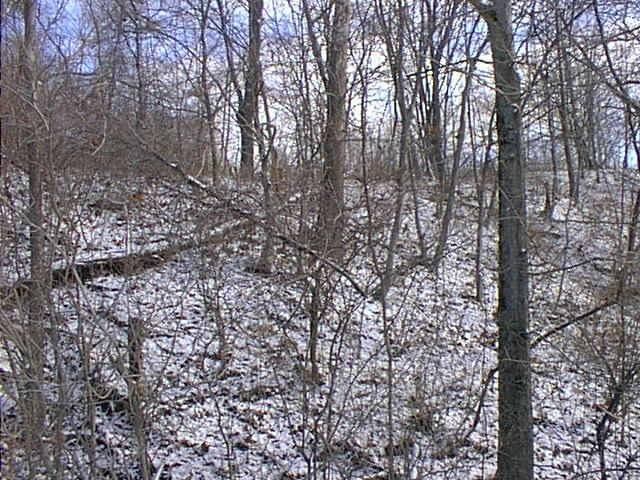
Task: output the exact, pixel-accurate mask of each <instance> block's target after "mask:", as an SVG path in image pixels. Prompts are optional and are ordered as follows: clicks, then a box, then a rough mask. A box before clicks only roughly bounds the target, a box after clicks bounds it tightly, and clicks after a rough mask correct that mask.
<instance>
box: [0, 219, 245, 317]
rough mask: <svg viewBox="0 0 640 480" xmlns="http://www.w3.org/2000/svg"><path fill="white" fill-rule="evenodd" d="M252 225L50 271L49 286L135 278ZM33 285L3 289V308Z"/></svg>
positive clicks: (241, 224) (21, 282) (238, 225)
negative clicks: (155, 248) (178, 255)
mask: <svg viewBox="0 0 640 480" xmlns="http://www.w3.org/2000/svg"><path fill="white" fill-rule="evenodd" d="M251 225H252V221H250V220H240V221H235V222H230V224H228V225H223V227H221V228H220V229H219V230H220V231H218V232H216V233H214V234H212V235H210V236H209V237H208V238H206V239H204V240H193V241H189V242H185V243H181V244H178V245H171V246H169V247H166V248H162V249H159V250H153V251H148V252H135V253H130V254H128V255H122V256H118V257H106V258H96V259H94V260H89V261H86V262H77V263H72V264H70V265H66V266H64V267H60V268H56V269H53V270H51V272H50V274H49V286H50V287H51V288H56V287H60V286H62V285H70V284H73V283H77V282H82V283H84V282H87V281H89V280H92V279H94V278H99V277H107V276H123V275H135V274H137V273H140V272H143V271H145V270H148V269H150V268H154V267H158V266H160V265H162V264H164V263H165V262H167V261H168V260H170V259H171V258H172V257H174V256H176V255H177V254H179V253H182V252H184V251H187V250H191V249H193V248H196V247H198V246H200V245H210V244H212V243H215V242H220V241H222V240H225V239H226V238H228V236H229V235H230V233H231V231H232V230H233V231H234V232H236V233H237V232H238V231H241V230H243V229H245V228H247V227H250V226H251ZM32 285H33V282H32V280H30V279H23V280H18V281H17V282H15V283H14V284H12V285H8V286H0V307H2V308H6V307H11V308H14V307H15V306H16V305H17V304H18V301H19V300H21V299H24V298H25V296H26V294H27V293H28V292H29V289H30V288H31V287H32Z"/></svg>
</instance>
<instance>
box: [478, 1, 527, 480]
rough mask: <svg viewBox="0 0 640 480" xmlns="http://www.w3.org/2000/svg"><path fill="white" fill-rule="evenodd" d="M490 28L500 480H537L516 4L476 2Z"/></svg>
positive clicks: (498, 472) (498, 474) (498, 475)
mask: <svg viewBox="0 0 640 480" xmlns="http://www.w3.org/2000/svg"><path fill="white" fill-rule="evenodd" d="M471 4H472V5H474V6H475V7H476V9H477V10H478V12H479V13H480V15H481V16H482V17H483V18H484V20H485V21H486V23H487V26H488V28H489V41H490V44H491V52H492V54H493V68H494V78H495V88H496V120H497V129H498V182H499V188H500V194H499V200H500V204H499V209H500V214H499V245H498V250H499V254H498V265H499V280H498V313H497V322H498V336H499V340H498V373H499V378H498V390H499V393H498V470H497V473H496V478H497V479H499V480H508V479H509V480H510V479H515V478H517V479H519V480H524V479H533V431H532V428H533V425H532V412H531V364H530V359H529V314H528V308H529V298H528V283H529V281H528V268H529V265H528V255H527V228H526V227H527V209H526V201H525V165H524V157H523V155H522V150H521V148H522V147H521V129H522V119H521V112H520V108H521V105H520V79H519V76H518V73H517V72H516V68H515V53H514V49H513V26H512V19H511V2H510V1H509V0H495V1H494V2H492V3H490V4H486V3H482V2H480V1H476V0H471Z"/></svg>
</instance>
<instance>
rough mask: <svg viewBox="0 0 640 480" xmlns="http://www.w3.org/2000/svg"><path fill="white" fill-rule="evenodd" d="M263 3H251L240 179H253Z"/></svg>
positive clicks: (257, 0) (258, 0) (252, 0)
mask: <svg viewBox="0 0 640 480" xmlns="http://www.w3.org/2000/svg"><path fill="white" fill-rule="evenodd" d="M262 11H263V1H262V0H249V47H248V49H247V57H246V69H245V81H244V93H243V95H242V99H241V102H240V107H239V109H238V123H239V125H240V177H241V178H243V179H251V178H253V168H254V165H253V157H254V145H255V142H256V116H257V113H258V97H259V95H260V85H261V83H262V75H261V68H260V43H261V32H260V31H261V28H262Z"/></svg>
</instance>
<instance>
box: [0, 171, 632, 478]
mask: <svg viewBox="0 0 640 480" xmlns="http://www.w3.org/2000/svg"><path fill="white" fill-rule="evenodd" d="M600 176H601V178H600V181H599V182H596V178H595V174H591V173H589V174H588V176H587V177H586V178H585V179H584V180H583V185H582V198H581V201H580V205H579V206H577V207H576V206H571V205H570V204H569V202H568V201H567V200H566V196H567V190H568V187H567V185H566V183H565V181H564V180H561V181H560V184H559V192H558V198H559V200H558V202H557V205H556V208H555V210H554V214H553V218H552V219H551V220H548V219H545V218H543V216H542V215H541V211H542V209H543V206H544V197H545V195H544V193H545V190H544V186H543V185H544V181H545V180H547V181H549V180H550V178H547V177H546V176H545V175H543V174H538V173H535V172H534V173H530V179H529V192H528V193H529V195H528V203H529V217H530V218H529V243H530V246H529V260H530V273H531V278H530V320H531V338H532V341H533V344H534V348H533V350H532V362H533V363H532V364H533V417H534V437H535V477H536V478H538V479H596V478H597V479H600V478H604V477H602V473H601V472H602V471H603V469H605V470H606V471H607V473H608V475H609V476H608V477H607V478H616V479H622V478H625V479H634V478H635V479H639V478H640V310H639V308H638V307H639V306H640V302H639V299H640V297H639V296H638V295H640V288H639V287H640V282H639V281H638V278H640V277H638V272H637V270H638V265H637V264H636V263H637V262H636V255H634V253H635V252H631V253H626V248H627V244H628V236H629V234H630V224H632V223H633V222H631V220H632V212H633V204H634V200H635V192H636V191H638V188H639V187H640V177H638V176H637V175H636V174H633V173H624V174H623V173H622V172H606V173H601V175H600ZM433 191H434V187H433V186H432V185H430V184H426V183H425V184H421V185H420V186H419V188H418V190H417V192H416V198H415V200H416V202H414V199H413V195H412V194H411V193H407V195H406V207H405V209H404V213H403V217H402V224H401V229H400V233H401V234H400V238H399V241H398V244H397V247H396V252H395V254H396V264H397V265H399V266H400V267H401V268H400V271H401V273H400V274H398V275H397V276H396V277H395V278H394V282H393V285H392V287H391V289H390V290H389V293H388V295H387V298H386V300H385V301H382V300H381V299H380V298H379V295H376V294H375V292H376V291H377V290H379V289H378V287H379V283H380V272H381V270H382V269H383V268H384V262H385V261H386V256H387V254H388V249H387V248H386V243H387V242H388V237H389V229H390V228H391V224H392V220H393V209H394V198H395V197H394V195H395V194H394V186H393V185H392V184H390V183H385V182H378V183H373V184H371V185H370V186H369V189H367V190H365V189H363V188H362V185H361V184H359V183H358V182H356V181H355V180H354V181H352V182H350V183H349V184H348V188H347V195H348V198H349V224H348V227H347V234H346V235H345V237H346V245H347V246H346V251H345V256H344V261H343V263H342V264H341V268H339V269H337V270H336V269H333V268H332V266H331V264H328V263H326V262H322V261H321V260H319V259H318V257H315V256H313V255H310V254H309V252H308V251H306V252H305V251H304V250H301V249H299V248H295V244H296V243H295V242H301V243H304V237H303V236H302V237H301V236H300V235H301V234H300V232H304V231H308V230H310V229H311V226H312V224H313V218H314V212H313V210H312V209H307V210H304V209H303V207H304V204H305V202H303V201H302V200H303V197H302V194H301V193H300V192H287V193H286V194H283V195H281V199H280V202H279V204H278V205H279V209H278V216H277V218H276V220H275V221H274V222H273V224H274V226H275V227H277V230H278V232H280V233H281V235H282V237H283V239H285V240H283V239H280V240H276V245H275V251H276V255H275V260H274V266H273V269H272V273H270V274H258V273H255V272H254V270H253V269H252V266H253V265H255V261H256V259H257V258H258V256H259V253H260V248H261V244H262V238H263V237H262V236H263V231H262V229H261V228H259V226H258V228H256V226H255V224H253V223H252V222H251V221H248V219H247V217H242V216H241V215H240V216H239V215H238V211H240V210H242V211H250V212H258V213H257V214H259V212H260V211H261V207H260V200H259V197H260V195H259V193H256V192H257V190H256V191H250V190H248V189H247V190H244V191H240V192H233V191H232V190H227V191H226V192H225V193H224V195H226V197H225V198H227V199H228V200H229V201H228V202H221V201H220V199H219V198H213V197H210V196H207V194H206V193H205V192H198V191H194V190H192V189H191V188H189V187H188V186H187V185H183V184H180V183H179V181H177V180H175V179H174V180H162V181H161V180H153V181H147V182H142V181H140V182H138V183H135V182H132V181H130V180H126V181H125V180H122V181H119V180H112V181H109V182H105V181H102V180H96V179H94V181H93V182H92V183H90V184H89V183H79V184H78V186H77V188H73V189H71V188H67V189H66V190H65V192H67V193H65V195H66V198H67V200H66V201H65V202H64V204H61V205H58V206H57V208H56V209H52V212H53V213H52V214H51V216H50V225H49V228H48V231H49V232H51V234H50V237H49V243H50V245H53V244H55V249H54V250H55V254H54V255H52V258H51V265H52V268H58V269H65V268H66V269H68V271H69V272H70V275H73V270H74V269H73V268H70V267H71V266H72V265H81V264H82V262H85V263H86V262H90V261H92V260H95V259H105V258H109V257H122V256H124V255H130V254H133V253H149V252H155V251H162V250H164V251H165V252H166V251H167V249H169V250H171V255H168V256H166V258H165V257H163V258H162V261H159V262H157V263H155V264H154V263H150V264H149V265H147V266H146V268H143V269H131V270H127V269H124V270H122V269H121V270H118V271H115V272H108V271H105V272H104V274H96V275H94V276H91V278H89V277H87V278H84V279H83V280H84V281H82V282H77V281H76V282H69V283H65V282H60V284H59V285H58V286H56V288H54V289H53V291H52V295H51V300H52V301H51V308H50V310H51V317H52V318H53V319H55V322H56V323H55V324H56V328H57V329H58V333H59V341H60V345H61V347H60V348H61V352H62V358H58V360H57V362H58V363H59V364H62V365H64V368H63V369H62V370H61V371H60V370H58V371H54V370H53V369H51V371H48V372H47V375H48V377H47V378H50V381H51V384H52V385H54V384H55V379H56V378H58V379H60V378H61V377H60V375H62V378H64V381H65V385H67V386H68V388H66V390H65V395H66V397H65V398H66V403H65V405H67V407H66V409H65V412H66V413H65V414H66V421H65V424H64V434H65V447H66V452H67V453H68V455H67V456H65V458H68V459H69V464H70V470H69V471H75V472H77V477H73V476H70V477H69V478H88V479H89V478H90V479H93V478H138V475H139V474H138V472H137V463H138V462H137V457H136V443H135V438H136V437H135V435H134V433H133V427H132V421H131V411H130V407H129V405H128V401H127V398H128V395H127V379H126V375H127V363H128V352H127V345H128V340H127V329H128V327H129V326H130V325H131V322H132V319H137V320H141V322H142V324H143V325H144V332H145V333H144V383H145V406H144V408H145V414H146V420H145V421H146V425H147V427H146V428H147V434H148V454H149V458H150V460H151V463H152V465H153V469H154V472H155V475H157V477H156V478H158V479H161V478H164V479H169V478H170V479H174V480H186V479H192V480H195V479H203V480H204V479H222V478H230V479H231V478H233V479H238V480H240V479H303V478H309V479H311V478H327V479H329V478H330V479H363V480H364V479H368V480H373V479H383V478H388V476H387V472H388V471H389V469H390V468H393V469H394V471H395V472H396V475H397V476H396V477H395V478H407V479H420V478H429V479H478V480H479V479H490V478H492V475H493V474H494V472H495V467H496V448H497V431H496V428H497V427H496V425H497V420H496V419H497V399H496V396H497V394H496V391H497V381H496V378H495V375H494V367H495V366H496V354H495V348H496V327H495V322H494V313H495V310H496V303H497V290H496V288H497V287H496V284H497V283H496V282H497V268H496V244H497V238H496V237H497V234H496V221H495V213H494V215H493V216H492V217H490V218H489V219H488V220H487V221H486V224H485V227H484V242H483V245H482V248H481V252H480V253H481V255H480V257H479V260H478V266H479V278H480V282H481V284H482V289H481V290H482V291H481V292H480V295H478V292H477V285H476V280H475V278H476V257H477V243H476V240H477V237H476V233H477V223H478V221H477V217H478V201H477V198H476V190H475V186H474V185H473V183H472V182H469V183H468V184H465V183H462V184H461V186H460V187H459V190H458V192H457V201H456V206H455V210H454V215H453V221H452V224H451V229H450V235H449V239H448V242H447V248H446V253H445V255H444V257H443V259H442V262H441V263H440V265H439V267H438V269H437V270H436V271H434V270H433V269H430V268H428V267H425V266H421V265H415V262H413V259H415V258H416V255H417V253H418V250H417V241H416V238H417V233H416V222H415V218H416V216H417V218H419V219H420V221H421V225H422V228H423V230H424V241H425V244H426V245H427V246H428V247H432V246H433V244H434V242H435V241H436V239H437V235H438V231H439V224H440V220H439V218H438V217H437V215H436V210H437V206H436V200H437V199H436V196H435V195H434V194H433ZM7 192H10V194H11V200H12V201H9V200H10V198H9V197H8V196H7V197H6V199H5V200H6V201H5V202H4V203H3V204H2V207H1V208H2V210H3V211H2V212H0V213H3V214H4V220H3V221H4V222H5V223H4V224H3V232H2V233H3V239H2V244H1V246H0V248H1V249H2V250H1V251H0V256H1V257H3V259H2V265H0V283H3V284H4V286H5V287H7V286H10V285H12V284H13V283H14V282H16V281H18V280H20V279H24V278H26V275H25V272H26V266H27V248H26V247H27V243H26V240H27V232H28V229H27V224H26V222H25V221H24V219H23V218H22V217H21V215H20V206H19V205H20V204H19V202H18V200H17V199H18V198H19V197H20V195H21V192H22V194H23V193H24V181H23V180H21V179H18V178H16V179H14V180H13V181H12V182H10V184H8V185H7ZM142 193H143V194H142ZM230 204H233V205H236V206H237V205H240V206H241V207H242V208H241V209H238V208H235V209H234V208H229V205H230ZM309 204H310V203H309ZM16 205H17V207H16ZM416 207H417V208H416ZM288 238H290V239H292V240H295V242H293V241H292V242H288V241H286V239H288ZM52 239H54V240H52ZM179 245H187V247H185V248H176V246H179ZM403 266H404V268H402V267H403ZM622 271H624V273H625V275H624V282H623V284H622V283H621V282H620V272H622ZM634 282H635V283H634ZM356 285H357V288H356ZM621 285H622V286H621ZM4 300H5V299H3V304H4V306H3V308H2V310H0V324H2V325H3V328H2V329H0V337H1V339H2V348H1V349H0V351H1V353H2V355H1V356H0V368H1V369H2V370H1V371H0V373H1V374H2V380H3V381H2V383H1V386H0V407H1V409H2V410H1V412H0V417H1V418H2V420H3V422H2V430H1V433H2V438H1V439H0V453H2V470H1V471H0V476H2V478H11V477H10V476H12V475H15V476H16V477H18V478H20V477H21V476H22V475H23V474H24V458H23V456H22V455H21V453H20V447H19V445H20V421H21V420H20V415H19V413H18V410H17V408H16V396H15V383H14V382H13V380H12V378H13V377H12V372H13V371H14V369H15V368H16V366H15V364H14V363H13V360H15V359H17V358H18V356H17V355H16V344H15V342H13V341H12V339H11V337H10V333H11V332H12V331H15V329H11V328H8V327H7V326H8V325H20V322H21V321H22V320H21V318H22V313H21V312H22V310H21V309H20V308H19V307H20V302H19V301H18V302H17V304H16V303H15V302H13V303H12V302H5V301H4ZM312 319H315V320H317V321H318V325H319V335H318V353H317V355H318V365H319V376H318V377H315V376H314V375H313V374H312V368H311V360H310V348H309V325H310V322H311V320H312ZM563 324H566V326H565V327H564V328H558V326H561V325H563ZM554 329H557V330H558V331H557V332H555V333H553V332H554V331H555V330H554ZM54 353H55V352H54V351H53V348H52V347H50V348H49V350H48V351H47V354H48V355H49V356H50V360H51V362H50V363H51V365H53V364H54V361H55V358H54V357H55V356H54ZM81 367H82V368H81ZM56 375H57V377H56ZM50 390H51V393H50V395H51V402H52V404H55V402H56V401H57V396H56V395H57V393H56V389H55V388H51V389H50ZM47 391H49V390H47ZM88 392H90V393H91V394H92V395H91V396H92V397H93V398H94V399H96V409H95V415H96V417H95V428H90V427H89V426H88V425H87V421H86V415H87V405H86V402H85V399H86V398H87V393H88ZM92 445H93V447H92ZM91 448H95V450H96V456H95V462H93V463H92V460H91V456H90V455H89V454H88V453H87V452H89V451H90V449H91Z"/></svg>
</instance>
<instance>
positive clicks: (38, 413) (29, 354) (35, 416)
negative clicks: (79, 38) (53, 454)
mask: <svg viewBox="0 0 640 480" xmlns="http://www.w3.org/2000/svg"><path fill="white" fill-rule="evenodd" d="M37 8H38V6H37V4H36V1H35V0H25V2H24V4H23V16H24V43H23V45H22V49H21V59H20V73H21V81H22V82H23V87H24V92H25V96H26V100H27V102H29V105H26V104H25V110H24V111H25V117H27V118H26V119H25V125H27V127H26V128H25V131H24V138H23V141H24V143H25V149H26V157H27V158H26V161H27V169H28V175H29V210H28V219H29V259H30V274H31V280H32V282H31V285H30V288H29V289H28V295H27V298H26V299H27V308H28V311H27V314H28V317H27V320H26V321H27V328H26V331H27V333H28V335H29V339H28V340H27V341H25V351H24V352H22V353H23V356H24V360H25V367H24V376H25V378H24V387H23V388H24V390H23V391H22V392H21V398H22V400H23V414H24V416H25V423H26V426H27V431H26V432H25V439H26V450H27V452H26V454H27V457H28V459H29V460H28V464H29V478H35V477H37V476H38V473H42V468H43V467H44V466H45V465H48V463H49V460H48V454H47V452H46V447H45V445H44V442H43V441H42V439H43V437H44V436H45V433H46V432H45V428H46V404H45V398H44V393H43V391H42V387H43V382H44V362H45V357H44V350H45V349H44V346H45V325H44V322H45V298H46V265H45V258H44V245H45V243H44V242H45V237H44V223H45V219H44V205H43V203H44V202H43V180H42V162H41V160H40V158H38V148H37V144H36V143H35V142H36V139H37V138H38V133H37V126H36V120H35V119H29V117H31V115H30V113H29V109H31V108H32V107H31V106H32V105H37V101H38V99H37V89H36V85H37V81H38V79H37V75H36V65H37V61H36V34H35V28H36V11H37ZM47 471H48V472H49V473H51V470H50V468H47Z"/></svg>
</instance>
